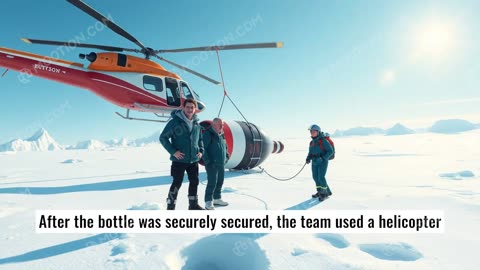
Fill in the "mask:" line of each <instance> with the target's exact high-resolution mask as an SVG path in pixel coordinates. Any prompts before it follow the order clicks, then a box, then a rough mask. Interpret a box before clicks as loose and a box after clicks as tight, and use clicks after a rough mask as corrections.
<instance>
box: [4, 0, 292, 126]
mask: <svg viewBox="0 0 480 270" xmlns="http://www.w3.org/2000/svg"><path fill="white" fill-rule="evenodd" d="M67 2H69V3H70V4H72V5H74V6H75V7H77V8H78V9H80V10H81V11H83V12H84V13H86V14H88V15H90V16H91V17H93V18H94V19H96V20H97V21H99V22H101V23H103V24H104V25H105V26H106V27H108V28H109V29H111V30H112V31H113V32H115V33H117V34H118V35H120V36H122V37H124V38H126V39H127V40H129V41H131V42H133V43H135V44H136V45H137V46H138V47H139V48H137V49H131V48H121V47H116V46H106V45H97V44H86V43H75V44H74V46H75V47H81V48H92V49H99V50H102V52H91V53H89V54H79V57H80V58H81V59H86V60H87V61H88V62H89V64H88V66H87V67H84V65H83V64H82V63H77V62H70V61H65V60H61V59H56V58H52V57H46V56H41V55H37V54H32V53H28V52H23V51H18V50H13V49H8V48H1V47H0V66H1V67H5V68H6V69H7V70H6V71H8V70H9V69H12V70H15V71H19V72H22V73H26V74H29V75H33V76H38V77H42V78H45V79H49V80H53V81H57V82H60V83H64V84H68V85H72V86H75V87H79V88H83V89H87V90H89V91H91V92H93V93H94V94H96V95H97V96H99V97H101V98H103V99H105V100H107V101H108V102H111V103H113V104H115V105H117V106H119V107H122V108H125V109H126V114H125V115H123V114H120V113H118V112H116V114H117V115H119V116H120V117H122V118H123V119H128V120H144V121H155V122H166V121H168V118H169V115H170V113H171V112H172V111H173V110H177V109H179V108H181V107H182V106H183V101H184V100H185V99H194V100H196V102H197V104H198V105H197V109H196V113H199V112H202V111H204V110H205V108H206V105H205V103H204V102H203V101H201V100H200V97H199V95H198V94H197V93H196V92H195V91H193V89H192V88H191V87H190V85H189V84H188V83H187V82H186V81H185V80H183V79H182V78H181V77H180V76H179V75H178V74H176V73H174V72H171V71H168V70H167V69H165V68H164V67H163V66H162V65H160V64H158V63H157V62H154V61H152V60H151V58H155V59H158V60H160V61H163V62H166V63H168V64H169V65H172V66H174V67H176V68H179V69H181V70H184V71H186V72H189V73H191V74H193V75H195V76H198V77H200V78H202V79H205V80H207V81H209V82H211V83H213V84H216V85H221V83H220V82H218V81H216V80H214V79H212V78H210V77H208V76H205V75H203V74H201V73H198V72H196V71H194V70H192V69H190V68H187V67H185V66H182V65H179V64H177V63H175V62H172V61H170V60H167V59H165V58H164V57H162V56H160V54H163V53H179V52H193V51H217V52H218V51H219V50H237V49H259V48H280V47H282V46H283V43H281V42H269V43H252V44H236V45H223V46H203V47H192V48H181V49H164V50H155V49H152V48H150V47H146V46H145V45H143V44H142V43H141V42H140V41H139V40H137V39H136V38H135V37H133V36H132V35H131V34H129V33H128V32H127V31H125V30H124V29H123V28H121V27H120V26H119V25H117V24H116V23H114V22H113V21H111V20H110V19H108V18H107V17H105V16H104V15H102V14H101V13H99V12H98V11H96V10H95V9H93V8H92V7H90V6H89V5H87V4H86V3H84V2H83V1H81V0H67ZM22 40H23V41H24V42H27V43H31V44H43V45H56V46H71V45H72V44H69V43H68V42H62V41H51V40H40V39H30V38H22ZM125 53H139V54H143V55H144V57H143V58H142V57H137V56H133V55H127V54H125ZM6 71H5V72H6ZM4 74H5V73H4ZM131 110H134V111H139V112H150V113H154V114H155V115H156V116H158V117H160V118H163V119H162V120H159V119H146V118H135V117H131V116H130V111H131Z"/></svg>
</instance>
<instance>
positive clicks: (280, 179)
mask: <svg viewBox="0 0 480 270" xmlns="http://www.w3.org/2000/svg"><path fill="white" fill-rule="evenodd" d="M306 165H307V162H305V163H304V164H303V166H302V168H301V169H300V171H298V172H297V174H295V175H294V176H292V177H290V178H278V177H275V176H273V175H271V174H269V173H268V172H267V170H265V169H264V168H262V167H260V166H259V167H258V168H260V169H261V170H262V172H264V173H266V174H267V175H268V176H270V177H271V178H273V179H275V180H278V181H289V180H292V179H293V178H295V177H297V176H298V175H299V174H300V173H301V172H302V171H303V169H304V168H305V166H306Z"/></svg>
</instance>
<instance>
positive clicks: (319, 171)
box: [312, 161, 331, 195]
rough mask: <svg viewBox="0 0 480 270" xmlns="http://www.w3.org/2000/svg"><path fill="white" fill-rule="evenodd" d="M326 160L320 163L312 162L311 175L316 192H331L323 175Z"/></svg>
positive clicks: (325, 172) (326, 163)
mask: <svg viewBox="0 0 480 270" xmlns="http://www.w3.org/2000/svg"><path fill="white" fill-rule="evenodd" d="M327 168H328V161H323V162H321V163H320V164H315V163H313V162H312V176H313V180H315V185H316V186H317V191H318V193H320V194H322V195H326V194H329V193H331V191H330V187H329V186H328V184H327V179H325V175H326V174H327Z"/></svg>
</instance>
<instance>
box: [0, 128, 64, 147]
mask: <svg viewBox="0 0 480 270" xmlns="http://www.w3.org/2000/svg"><path fill="white" fill-rule="evenodd" d="M61 149H64V147H63V146H61V145H60V144H59V143H57V142H56V141H55V139H53V138H52V137H51V136H50V134H48V132H47V131H46V130H45V129H43V128H41V129H40V130H38V131H37V132H36V133H35V134H34V135H33V136H32V137H30V138H28V139H26V140H22V139H15V140H12V141H10V142H8V143H6V144H2V145H0V152H6V151H14V152H17V151H54V150H61Z"/></svg>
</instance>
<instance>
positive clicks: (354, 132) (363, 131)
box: [332, 127, 385, 137]
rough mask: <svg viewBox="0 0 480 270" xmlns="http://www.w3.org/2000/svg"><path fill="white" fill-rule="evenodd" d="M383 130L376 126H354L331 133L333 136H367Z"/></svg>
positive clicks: (380, 132) (383, 131) (381, 132)
mask: <svg viewBox="0 0 480 270" xmlns="http://www.w3.org/2000/svg"><path fill="white" fill-rule="evenodd" d="M383 133H385V130H383V129H381V128H377V127H355V128H351V129H347V130H343V131H342V130H337V131H335V133H334V134H333V135H332V136H333V137H345V136H368V135H375V134H383Z"/></svg>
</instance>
